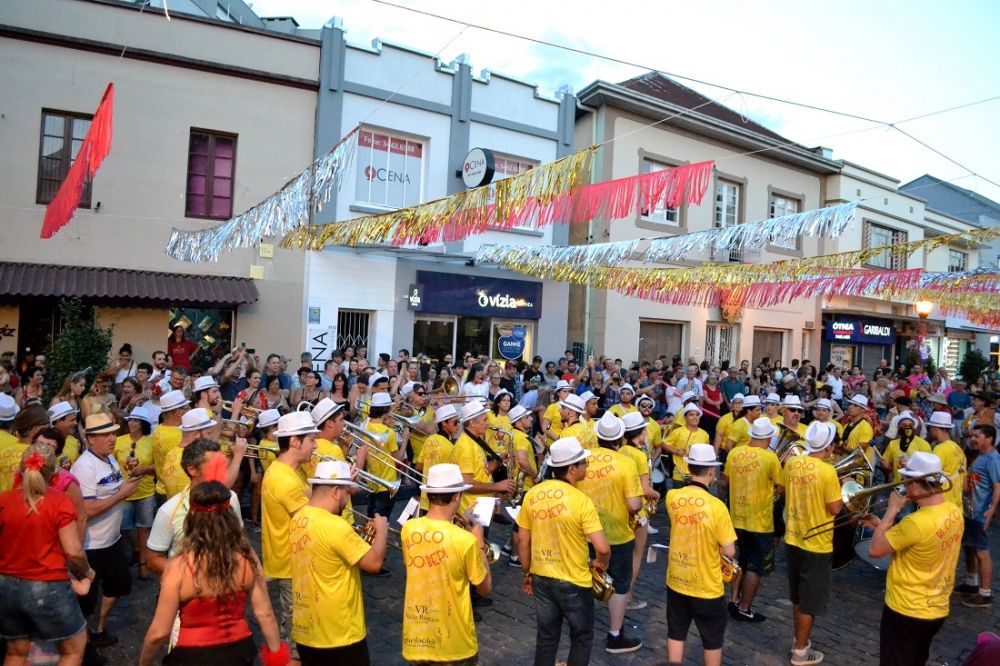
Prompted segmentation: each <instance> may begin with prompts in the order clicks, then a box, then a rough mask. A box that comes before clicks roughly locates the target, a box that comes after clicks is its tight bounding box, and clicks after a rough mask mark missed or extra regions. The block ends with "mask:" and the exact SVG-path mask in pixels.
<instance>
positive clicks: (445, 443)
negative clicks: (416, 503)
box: [414, 435, 455, 511]
mask: <svg viewBox="0 0 1000 666" xmlns="http://www.w3.org/2000/svg"><path fill="white" fill-rule="evenodd" d="M454 453H455V445H454V444H453V443H452V441H451V440H450V439H448V438H447V437H445V436H444V435H431V436H430V437H428V438H427V441H425V442H424V445H423V447H422V448H421V449H420V456H419V457H418V458H417V459H416V461H414V464H416V465H420V470H421V472H422V473H423V475H424V476H427V473H428V472H429V471H430V469H431V467H434V465H440V464H441V463H450V462H451V461H452V456H453V455H454ZM429 506H430V504H429V503H428V501H427V493H424V492H421V493H420V508H421V509H423V510H424V511H426V510H427V508H428V507H429Z"/></svg>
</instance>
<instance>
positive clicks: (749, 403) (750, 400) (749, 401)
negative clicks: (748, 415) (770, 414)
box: [743, 395, 761, 409]
mask: <svg viewBox="0 0 1000 666" xmlns="http://www.w3.org/2000/svg"><path fill="white" fill-rule="evenodd" d="M760 406H761V405H760V397H759V396H756V395H748V396H747V397H746V398H744V399H743V409H747V408H749V407H760Z"/></svg>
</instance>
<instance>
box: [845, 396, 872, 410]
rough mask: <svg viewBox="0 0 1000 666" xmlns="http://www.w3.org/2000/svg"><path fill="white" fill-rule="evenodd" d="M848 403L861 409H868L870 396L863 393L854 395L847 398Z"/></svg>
mask: <svg viewBox="0 0 1000 666" xmlns="http://www.w3.org/2000/svg"><path fill="white" fill-rule="evenodd" d="M847 402H848V404H851V405H855V406H857V407H860V408H861V409H868V398H867V397H865V396H863V395H854V396H851V397H850V398H848V399H847Z"/></svg>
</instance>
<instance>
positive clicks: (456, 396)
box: [427, 377, 483, 402]
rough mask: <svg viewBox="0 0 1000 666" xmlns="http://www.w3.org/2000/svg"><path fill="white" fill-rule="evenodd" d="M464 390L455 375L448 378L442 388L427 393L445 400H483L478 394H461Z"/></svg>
mask: <svg viewBox="0 0 1000 666" xmlns="http://www.w3.org/2000/svg"><path fill="white" fill-rule="evenodd" d="M461 392H462V387H461V386H459V384H458V380H457V379H455V378H454V377H448V378H446V379H445V380H444V381H443V382H442V383H441V386H440V388H436V389H434V390H433V391H430V392H429V393H427V395H433V396H435V397H438V399H439V400H440V399H444V401H445V402H468V401H469V400H483V398H481V397H480V396H478V395H472V396H468V395H460V394H461Z"/></svg>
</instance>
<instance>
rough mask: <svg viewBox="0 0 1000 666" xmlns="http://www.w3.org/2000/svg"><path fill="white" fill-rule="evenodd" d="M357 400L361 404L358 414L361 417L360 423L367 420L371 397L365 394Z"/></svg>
mask: <svg viewBox="0 0 1000 666" xmlns="http://www.w3.org/2000/svg"><path fill="white" fill-rule="evenodd" d="M358 400H359V401H360V402H361V409H360V411H359V412H358V413H359V414H360V415H361V420H362V421H367V420H368V408H369V407H371V404H372V396H371V394H370V393H366V394H365V395H363V396H361V397H360V398H358Z"/></svg>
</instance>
